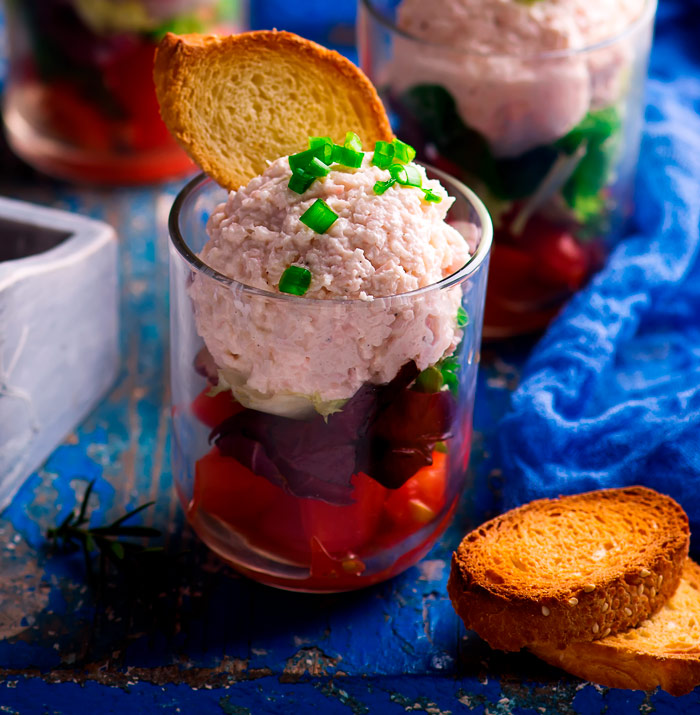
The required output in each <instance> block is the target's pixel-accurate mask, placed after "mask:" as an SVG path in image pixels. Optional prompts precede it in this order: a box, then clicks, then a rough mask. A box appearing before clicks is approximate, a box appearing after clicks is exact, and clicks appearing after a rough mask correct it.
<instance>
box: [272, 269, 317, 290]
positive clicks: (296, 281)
mask: <svg viewBox="0 0 700 715" xmlns="http://www.w3.org/2000/svg"><path fill="white" fill-rule="evenodd" d="M310 285H311V271H310V270H309V269H308V268H302V267H301V266H289V267H288V268H285V269H284V273H283V274H282V277H281V278H280V282H279V286H278V288H279V291H280V293H291V294H292V295H304V293H306V291H307V290H309V286H310Z"/></svg>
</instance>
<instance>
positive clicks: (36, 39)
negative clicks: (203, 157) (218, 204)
mask: <svg viewBox="0 0 700 715" xmlns="http://www.w3.org/2000/svg"><path fill="white" fill-rule="evenodd" d="M238 4H239V3H238V0H7V2H6V3H5V6H6V10H7V25H8V28H7V29H8V42H9V49H10V60H11V71H10V75H9V78H8V84H7V89H6V96H5V97H4V119H5V123H6V126H7V129H8V138H9V140H10V143H11V145H12V147H13V149H14V150H15V151H16V152H17V153H18V154H19V155H20V156H22V157H23V158H24V159H26V160H27V161H29V162H30V163H32V164H33V165H34V166H36V167H37V168H40V169H42V170H44V171H46V172H48V173H51V174H54V175H57V176H61V177H65V178H70V179H78V180H80V179H83V180H95V181H99V182H104V183H141V182H148V181H153V180H156V179H162V178H167V177H170V176H173V175H178V174H182V173H184V172H187V171H191V170H192V163H191V161H190V160H189V159H188V157H187V156H186V154H185V153H184V152H183V151H182V150H181V149H180V147H178V145H177V143H176V142H175V141H174V140H173V138H172V137H171V136H170V134H169V133H168V131H167V129H166V127H165V125H164V124H163V122H162V120H161V118H160V114H159V110H158V103H157V101H156V96H155V92H154V88H153V57H154V53H155V49H156V45H157V44H158V42H159V41H160V39H161V38H162V37H163V36H164V35H165V34H166V33H167V32H201V31H203V30H205V29H213V28H217V27H222V28H223V27H230V26H231V24H232V21H233V20H234V18H236V17H237V16H238V13H239V9H238Z"/></svg>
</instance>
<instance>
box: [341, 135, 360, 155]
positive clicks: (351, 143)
mask: <svg viewBox="0 0 700 715" xmlns="http://www.w3.org/2000/svg"><path fill="white" fill-rule="evenodd" d="M343 146H344V147H345V148H346V149H352V150H353V151H362V141H361V139H360V137H358V136H357V134H355V132H348V133H347V134H346V135H345V142H344V144H343Z"/></svg>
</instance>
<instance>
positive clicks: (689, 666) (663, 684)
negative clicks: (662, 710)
mask: <svg viewBox="0 0 700 715" xmlns="http://www.w3.org/2000/svg"><path fill="white" fill-rule="evenodd" d="M684 581H685V582H687V583H689V584H692V586H693V590H695V593H696V594H697V595H696V596H694V603H691V604H687V603H686V604H684V607H685V608H686V609H687V610H686V613H685V615H684V616H681V619H682V618H683V617H685V618H686V619H687V620H688V621H690V620H691V619H693V618H694V619H697V618H698V616H700V591H697V589H698V588H699V587H700V566H698V565H697V564H696V563H694V562H693V561H691V560H690V559H688V560H687V561H686V564H685V568H684V570H683V576H682V578H681V585H680V586H679V590H681V589H682V587H683V582H684ZM674 600H675V596H673V597H672V598H671V600H670V601H669V605H670V606H672V607H673V606H674ZM678 606H679V607H683V604H678ZM660 621H662V619H660V618H655V617H653V616H652V618H651V619H650V621H649V622H648V626H647V628H646V629H645V633H643V634H641V635H640V636H639V637H638V638H636V639H630V640H626V639H625V638H624V635H625V634H622V636H620V635H618V636H617V637H609V638H604V639H602V640H599V641H593V642H590V643H571V644H569V645H568V646H567V647H566V648H565V649H557V648H554V647H551V646H539V647H534V648H532V651H533V652H534V653H535V655H537V656H538V657H539V658H541V659H542V660H544V661H546V662H547V663H549V664H550V665H553V666H555V667H558V668H562V669H563V670H566V671H567V672H569V673H571V674H572V675H576V676H578V677H580V678H583V679H584V680H590V681H592V682H594V683H598V684H600V685H606V686H608V687H610V688H629V689H633V690H654V689H655V688H657V687H660V688H661V689H662V690H665V691H666V692H668V693H670V694H671V695H676V696H679V695H685V694H687V693H689V692H690V691H691V690H693V689H694V688H695V687H696V686H697V685H700V640H698V639H697V627H695V628H693V629H691V628H688V629H684V632H683V635H684V636H685V635H687V634H688V632H689V631H694V633H692V635H691V637H693V636H694V637H695V640H696V642H694V643H692V644H689V645H686V646H684V650H685V652H672V651H671V650H670V649H669V650H666V651H664V649H663V647H662V648H659V644H658V643H656V642H654V640H653V639H654V638H655V637H659V636H661V635H662V631H663V628H664V625H663V623H662V622H660ZM662 645H663V644H662Z"/></svg>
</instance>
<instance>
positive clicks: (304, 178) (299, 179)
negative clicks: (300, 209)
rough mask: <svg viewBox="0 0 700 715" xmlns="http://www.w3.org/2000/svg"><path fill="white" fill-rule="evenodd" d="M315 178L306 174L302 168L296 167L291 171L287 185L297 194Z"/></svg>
mask: <svg viewBox="0 0 700 715" xmlns="http://www.w3.org/2000/svg"><path fill="white" fill-rule="evenodd" d="M315 180H316V177H315V176H313V175H312V174H308V173H307V172H306V171H304V169H296V170H295V171H293V172H292V175H291V177H290V179H289V183H288V184H287V186H288V187H289V188H290V189H291V190H292V191H295V192H296V193H297V194H303V193H304V192H305V191H306V190H307V189H308V188H309V186H311V184H313V183H314V181H315Z"/></svg>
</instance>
